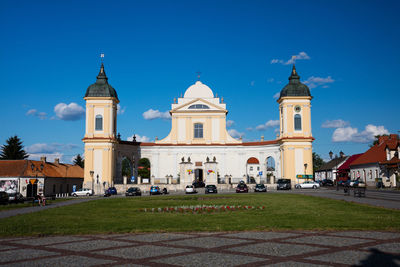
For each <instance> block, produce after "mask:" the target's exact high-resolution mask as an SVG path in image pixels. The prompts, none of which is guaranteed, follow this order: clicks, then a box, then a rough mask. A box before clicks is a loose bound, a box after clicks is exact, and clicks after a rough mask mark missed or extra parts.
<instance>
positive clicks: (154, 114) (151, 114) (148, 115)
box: [142, 109, 171, 120]
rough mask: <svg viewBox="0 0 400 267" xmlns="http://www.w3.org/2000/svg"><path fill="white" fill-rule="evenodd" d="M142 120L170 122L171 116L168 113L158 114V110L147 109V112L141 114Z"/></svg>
mask: <svg viewBox="0 0 400 267" xmlns="http://www.w3.org/2000/svg"><path fill="white" fill-rule="evenodd" d="M142 115H143V118H144V119H145V120H154V119H163V120H170V119H171V115H170V114H169V111H165V112H160V111H159V110H158V109H157V110H154V109H149V110H148V111H145V112H143V114H142Z"/></svg>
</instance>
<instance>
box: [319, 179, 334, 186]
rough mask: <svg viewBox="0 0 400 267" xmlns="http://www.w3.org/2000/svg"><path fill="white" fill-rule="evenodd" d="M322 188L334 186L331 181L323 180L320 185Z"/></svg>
mask: <svg viewBox="0 0 400 267" xmlns="http://www.w3.org/2000/svg"><path fill="white" fill-rule="evenodd" d="M320 185H322V186H333V181H332V180H330V179H323V180H322V181H321V183H320Z"/></svg>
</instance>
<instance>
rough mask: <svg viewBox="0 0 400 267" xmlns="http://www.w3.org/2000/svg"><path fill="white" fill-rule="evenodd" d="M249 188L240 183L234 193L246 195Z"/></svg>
mask: <svg viewBox="0 0 400 267" xmlns="http://www.w3.org/2000/svg"><path fill="white" fill-rule="evenodd" d="M248 192H249V188H248V187H247V185H246V184H245V183H244V182H240V183H239V184H238V185H237V187H236V193H248Z"/></svg>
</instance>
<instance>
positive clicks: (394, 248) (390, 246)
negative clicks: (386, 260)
mask: <svg viewBox="0 0 400 267" xmlns="http://www.w3.org/2000/svg"><path fill="white" fill-rule="evenodd" d="M365 249H367V250H370V249H378V250H380V251H381V252H383V253H396V254H400V243H386V244H379V245H376V246H372V247H368V248H365ZM399 258H400V257H399Z"/></svg>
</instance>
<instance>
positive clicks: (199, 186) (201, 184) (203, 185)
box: [192, 181, 206, 188]
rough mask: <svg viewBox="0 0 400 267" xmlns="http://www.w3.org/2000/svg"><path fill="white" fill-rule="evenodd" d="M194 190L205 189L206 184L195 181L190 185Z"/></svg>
mask: <svg viewBox="0 0 400 267" xmlns="http://www.w3.org/2000/svg"><path fill="white" fill-rule="evenodd" d="M192 185H193V186H194V187H195V188H202V187H205V186H206V184H205V183H204V182H203V181H195V182H193V184H192Z"/></svg>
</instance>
